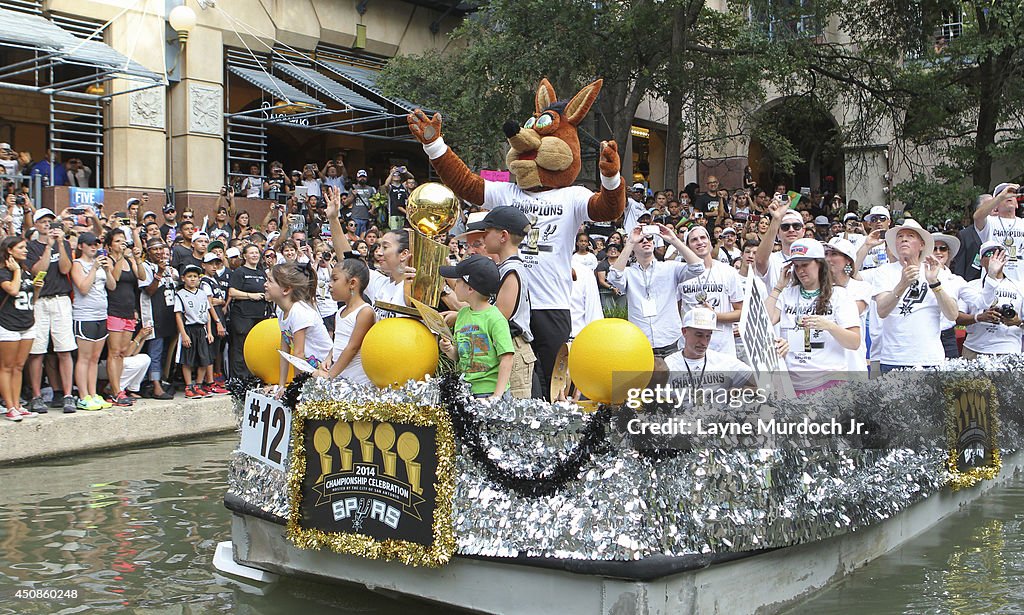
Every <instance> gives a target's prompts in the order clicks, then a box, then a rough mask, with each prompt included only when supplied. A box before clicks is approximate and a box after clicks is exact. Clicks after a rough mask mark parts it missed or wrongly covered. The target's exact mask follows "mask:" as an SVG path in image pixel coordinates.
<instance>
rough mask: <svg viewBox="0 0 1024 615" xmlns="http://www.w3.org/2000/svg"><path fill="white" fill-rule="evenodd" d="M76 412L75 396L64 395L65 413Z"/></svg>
mask: <svg viewBox="0 0 1024 615" xmlns="http://www.w3.org/2000/svg"><path fill="white" fill-rule="evenodd" d="M74 413H75V398H74V396H73V395H65V396H64V414H74Z"/></svg>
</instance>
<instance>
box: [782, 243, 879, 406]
mask: <svg viewBox="0 0 1024 615" xmlns="http://www.w3.org/2000/svg"><path fill="white" fill-rule="evenodd" d="M789 254H790V258H789V263H788V264H787V265H786V266H785V267H784V268H783V271H782V275H781V276H780V278H779V281H778V283H777V284H776V285H775V287H774V288H773V289H772V292H771V293H769V294H768V300H767V301H766V302H765V307H766V308H767V310H768V315H769V316H770V317H771V319H772V323H773V324H781V329H782V333H783V337H785V338H786V339H787V340H788V341H789V347H790V352H789V354H787V355H786V368H787V369H788V370H789V373H790V376H791V377H792V380H793V388H794V389H795V390H796V393H797V395H805V394H808V393H813V392H816V391H821V390H824V389H827V388H830V387H833V386H835V385H837V384H839V383H841V382H842V381H843V379H842V378H841V375H842V374H843V373H844V372H846V371H848V368H849V361H848V358H847V355H846V351H848V350H856V349H857V347H858V346H860V341H861V340H860V318H859V316H858V315H857V307H856V305H855V304H854V301H853V300H852V299H850V297H849V295H847V293H846V289H845V288H842V287H841V286H836V285H835V284H834V282H833V280H832V272H831V271H830V270H829V267H828V263H827V262H826V261H825V249H824V248H823V247H822V245H821V242H819V241H817V240H815V239H800V240H797V241H795V242H793V245H792V246H791V247H790V253H789Z"/></svg>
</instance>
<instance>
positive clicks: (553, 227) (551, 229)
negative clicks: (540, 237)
mask: <svg viewBox="0 0 1024 615" xmlns="http://www.w3.org/2000/svg"><path fill="white" fill-rule="evenodd" d="M556 231H558V225H557V224H549V225H547V226H546V227H544V241H549V240H550V239H551V236H552V235H554V234H555V232H556Z"/></svg>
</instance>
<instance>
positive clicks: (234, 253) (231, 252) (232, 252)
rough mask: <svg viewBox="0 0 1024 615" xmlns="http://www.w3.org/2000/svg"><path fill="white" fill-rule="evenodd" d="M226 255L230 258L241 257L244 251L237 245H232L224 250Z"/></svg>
mask: <svg viewBox="0 0 1024 615" xmlns="http://www.w3.org/2000/svg"><path fill="white" fill-rule="evenodd" d="M224 256H226V257H228V258H241V256H242V251H241V250H239V249H238V248H236V247H231V248H228V249H227V250H225V251H224Z"/></svg>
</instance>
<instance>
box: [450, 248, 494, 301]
mask: <svg viewBox="0 0 1024 615" xmlns="http://www.w3.org/2000/svg"><path fill="white" fill-rule="evenodd" d="M438 272H439V273H440V274H441V277H442V278H452V279H454V278H462V279H463V280H464V281H465V282H466V284H469V286H470V288H472V289H473V290H475V291H476V292H478V293H480V294H481V295H493V294H495V293H496V292H498V286H500V285H501V278H500V277H499V275H498V266H497V265H495V264H494V261H492V260H491V259H489V258H487V257H486V256H481V255H480V254H473V255H472V256H470V257H469V258H467V259H465V260H462V261H459V264H458V265H455V266H454V267H452V266H444V267H440V268H439V269H438Z"/></svg>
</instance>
